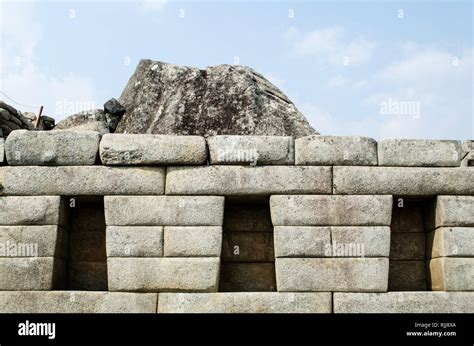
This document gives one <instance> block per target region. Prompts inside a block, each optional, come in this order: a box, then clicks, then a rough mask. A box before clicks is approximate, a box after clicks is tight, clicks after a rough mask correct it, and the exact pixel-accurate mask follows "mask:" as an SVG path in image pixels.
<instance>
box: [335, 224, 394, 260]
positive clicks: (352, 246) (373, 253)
mask: <svg viewBox="0 0 474 346" xmlns="http://www.w3.org/2000/svg"><path fill="white" fill-rule="evenodd" d="M331 241H332V247H333V249H332V250H333V256H337V253H334V251H336V252H337V251H338V250H339V249H340V248H343V249H344V250H345V251H346V252H349V253H350V252H352V253H356V254H357V253H358V252H359V251H360V252H362V256H363V257H388V256H389V253H390V227H384V226H379V227H331ZM351 250H352V251H351ZM358 250H359V251H358Z"/></svg>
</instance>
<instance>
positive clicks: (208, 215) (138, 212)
mask: <svg viewBox="0 0 474 346" xmlns="http://www.w3.org/2000/svg"><path fill="white" fill-rule="evenodd" d="M104 204H105V220H106V223H107V225H114V226H127V225H130V226H148V225H150V226H155V225H157V226H160V225H168V226H222V221H223V217H224V197H220V196H196V197H195V196H105V198H104Z"/></svg>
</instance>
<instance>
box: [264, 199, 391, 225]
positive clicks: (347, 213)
mask: <svg viewBox="0 0 474 346" xmlns="http://www.w3.org/2000/svg"><path fill="white" fill-rule="evenodd" d="M270 210H271V215H272V222H273V224H274V225H275V226H328V225H335V226H337V225H341V226H348V225H353V226H385V225H390V219H391V215H392V196H371V195H367V196H334V195H329V196H328V195H297V196H290V195H288V196H285V195H281V196H277V195H275V196H271V197H270Z"/></svg>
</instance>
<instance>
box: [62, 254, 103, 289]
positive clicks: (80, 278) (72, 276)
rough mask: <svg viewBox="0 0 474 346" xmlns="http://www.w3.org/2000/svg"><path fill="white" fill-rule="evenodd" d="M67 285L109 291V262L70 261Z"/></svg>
mask: <svg viewBox="0 0 474 346" xmlns="http://www.w3.org/2000/svg"><path fill="white" fill-rule="evenodd" d="M67 287H68V289H72V290H85V291H107V263H106V262H71V261H69V262H68V275H67Z"/></svg>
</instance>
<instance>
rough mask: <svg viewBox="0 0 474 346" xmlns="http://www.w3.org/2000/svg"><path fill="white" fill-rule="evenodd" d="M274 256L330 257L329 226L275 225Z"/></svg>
mask: <svg viewBox="0 0 474 346" xmlns="http://www.w3.org/2000/svg"><path fill="white" fill-rule="evenodd" d="M274 237H275V257H330V255H331V228H330V227H307V226H276V227H275V234H274Z"/></svg>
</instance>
